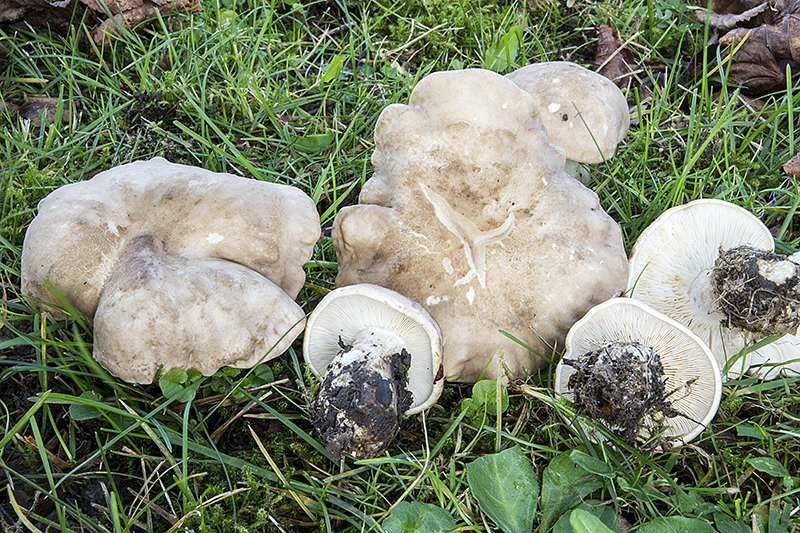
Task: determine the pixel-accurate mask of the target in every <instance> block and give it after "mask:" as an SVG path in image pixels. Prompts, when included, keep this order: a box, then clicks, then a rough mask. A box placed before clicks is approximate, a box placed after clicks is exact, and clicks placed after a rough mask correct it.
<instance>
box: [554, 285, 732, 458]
mask: <svg viewBox="0 0 800 533" xmlns="http://www.w3.org/2000/svg"><path fill="white" fill-rule="evenodd" d="M555 390H556V392H558V393H561V394H563V395H565V396H566V397H567V398H570V399H572V400H574V402H575V405H576V407H577V409H578V411H579V413H581V414H586V415H589V416H590V417H592V418H594V419H599V420H603V421H604V422H605V424H606V425H607V427H608V428H609V429H610V430H612V431H613V432H615V433H616V434H617V435H618V436H619V437H620V438H621V439H623V440H625V441H627V442H629V443H634V442H636V441H642V440H647V439H649V438H650V437H652V436H654V435H655V434H657V433H659V432H660V431H662V430H663V433H662V434H661V436H662V438H664V439H666V440H668V441H672V443H673V444H674V443H686V442H689V441H690V440H692V439H693V438H694V437H696V436H697V435H699V434H700V433H701V432H702V431H703V429H705V427H706V426H707V425H708V424H709V422H710V421H711V419H712V418H713V417H714V415H715V413H716V411H717V408H718V407H719V402H720V397H721V394H722V379H721V377H720V372H719V367H718V366H717V364H716V360H715V358H714V356H713V354H712V353H711V351H710V350H709V349H708V347H707V346H706V345H705V344H704V343H703V342H702V341H701V340H700V339H699V338H698V337H697V336H696V335H695V334H694V333H692V332H691V331H689V329H688V328H685V327H684V326H681V325H680V324H679V323H678V322H676V321H675V320H673V319H671V318H669V317H667V316H665V315H663V314H661V313H658V312H657V311H655V310H653V309H651V308H649V307H648V306H646V305H644V304H642V303H641V302H638V301H636V300H632V299H630V298H614V299H611V300H609V301H607V302H604V303H602V304H600V305H598V306H596V307H594V308H592V309H591V310H590V311H589V312H588V313H586V316H584V317H583V318H582V319H581V320H579V321H578V322H577V323H576V324H575V325H574V326H573V327H572V329H570V331H569V334H568V335H567V341H566V352H565V354H564V357H563V358H562V359H561V361H560V362H559V364H558V366H557V367H556V376H555Z"/></svg>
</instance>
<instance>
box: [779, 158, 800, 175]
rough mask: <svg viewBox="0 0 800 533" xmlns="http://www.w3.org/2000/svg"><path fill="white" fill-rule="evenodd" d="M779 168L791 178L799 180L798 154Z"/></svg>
mask: <svg viewBox="0 0 800 533" xmlns="http://www.w3.org/2000/svg"><path fill="white" fill-rule="evenodd" d="M781 168H782V169H783V171H784V172H785V173H786V174H788V175H790V176H792V177H793V178H800V153H798V154H797V155H796V156H794V157H793V158H791V159H790V160H789V161H787V162H786V164H785V165H783V167H781Z"/></svg>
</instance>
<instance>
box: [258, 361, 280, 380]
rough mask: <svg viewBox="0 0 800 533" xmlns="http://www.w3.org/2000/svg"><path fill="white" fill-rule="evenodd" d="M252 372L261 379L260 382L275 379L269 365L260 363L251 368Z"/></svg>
mask: <svg viewBox="0 0 800 533" xmlns="http://www.w3.org/2000/svg"><path fill="white" fill-rule="evenodd" d="M253 374H254V375H255V376H256V377H257V378H258V379H260V380H261V382H262V383H272V382H273V381H275V374H273V373H272V369H271V368H270V367H269V365H267V364H264V363H261V364H260V365H258V366H257V367H255V368H254V369H253Z"/></svg>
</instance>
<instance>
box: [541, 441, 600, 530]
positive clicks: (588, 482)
mask: <svg viewBox="0 0 800 533" xmlns="http://www.w3.org/2000/svg"><path fill="white" fill-rule="evenodd" d="M603 485H604V482H603V478H600V477H597V476H595V475H593V474H591V473H590V472H588V471H587V470H586V469H584V468H583V467H582V466H580V465H578V464H576V463H575V461H573V460H572V459H571V458H570V452H566V453H563V454H561V455H558V456H556V457H554V458H553V460H552V461H550V464H549V465H547V468H545V469H544V473H543V474H542V516H541V520H542V523H541V525H540V526H539V531H542V532H544V531H548V530H549V529H550V528H551V527H553V524H555V523H556V520H558V518H559V517H560V516H561V515H563V514H564V513H566V512H567V511H569V510H570V509H572V508H573V507H576V506H577V505H578V504H579V503H581V500H582V499H583V498H584V497H586V496H587V495H589V494H591V493H592V492H594V491H595V490H597V489H599V488H601V487H602V486H603Z"/></svg>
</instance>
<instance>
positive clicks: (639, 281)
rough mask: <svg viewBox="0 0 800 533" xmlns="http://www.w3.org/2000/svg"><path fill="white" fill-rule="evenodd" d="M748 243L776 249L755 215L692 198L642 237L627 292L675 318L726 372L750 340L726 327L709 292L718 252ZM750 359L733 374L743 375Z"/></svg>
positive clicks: (632, 259) (667, 213)
mask: <svg viewBox="0 0 800 533" xmlns="http://www.w3.org/2000/svg"><path fill="white" fill-rule="evenodd" d="M745 244H747V245H750V246H753V247H754V248H759V249H762V250H766V251H772V250H774V246H775V245H774V241H773V239H772V234H771V233H770V232H769V229H767V227H766V226H765V225H764V224H763V223H761V221H760V220H758V218H756V217H755V216H754V215H753V214H752V213H750V212H749V211H747V210H746V209H744V208H742V207H739V206H738V205H735V204H732V203H729V202H724V201H722V200H713V199H703V200H694V201H692V202H689V203H687V204H684V205H680V206H677V207H673V208H671V209H668V210H667V211H665V212H664V213H663V214H662V215H661V216H659V217H658V218H657V219H656V220H655V221H654V222H653V223H652V224H650V225H649V226H648V227H647V228H646V229H645V230H644V231H643V232H642V234H641V235H640V236H639V238H638V239H637V241H636V243H635V244H634V246H633V250H632V251H631V257H630V269H629V274H628V287H627V294H628V296H630V297H631V298H634V299H636V300H640V301H642V302H645V303H646V304H648V305H650V306H651V307H653V308H654V309H655V310H657V311H660V312H661V313H664V314H665V315H667V316H669V317H671V318H674V319H675V320H677V321H678V322H680V323H681V324H683V325H684V326H686V327H688V328H689V329H691V330H692V331H693V332H694V333H695V334H696V335H697V336H699V337H700V339H702V340H703V342H705V343H706V344H707V345H708V346H709V348H711V351H712V352H713V353H714V356H715V357H716V358H717V364H718V365H719V367H720V368H724V366H725V363H726V362H727V361H728V359H729V358H731V357H733V356H735V355H736V354H738V353H739V352H740V351H741V349H742V348H744V346H745V345H746V343H747V341H748V337H747V336H746V335H745V334H744V333H743V332H742V331H741V330H739V329H736V328H727V327H724V326H723V325H722V321H723V320H724V319H725V316H724V315H723V314H722V313H721V312H720V311H718V310H717V309H716V303H715V301H714V296H713V295H712V293H711V284H710V283H711V281H710V276H711V269H712V268H713V266H714V262H715V261H716V260H717V257H718V256H719V251H720V249H723V250H727V249H730V248H733V247H735V246H740V245H745ZM748 367H749V358H748V357H745V358H743V360H742V361H737V363H736V364H735V365H734V367H733V368H731V369H730V371H731V372H736V373H742V372H744V371H746V370H747V368H748Z"/></svg>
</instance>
